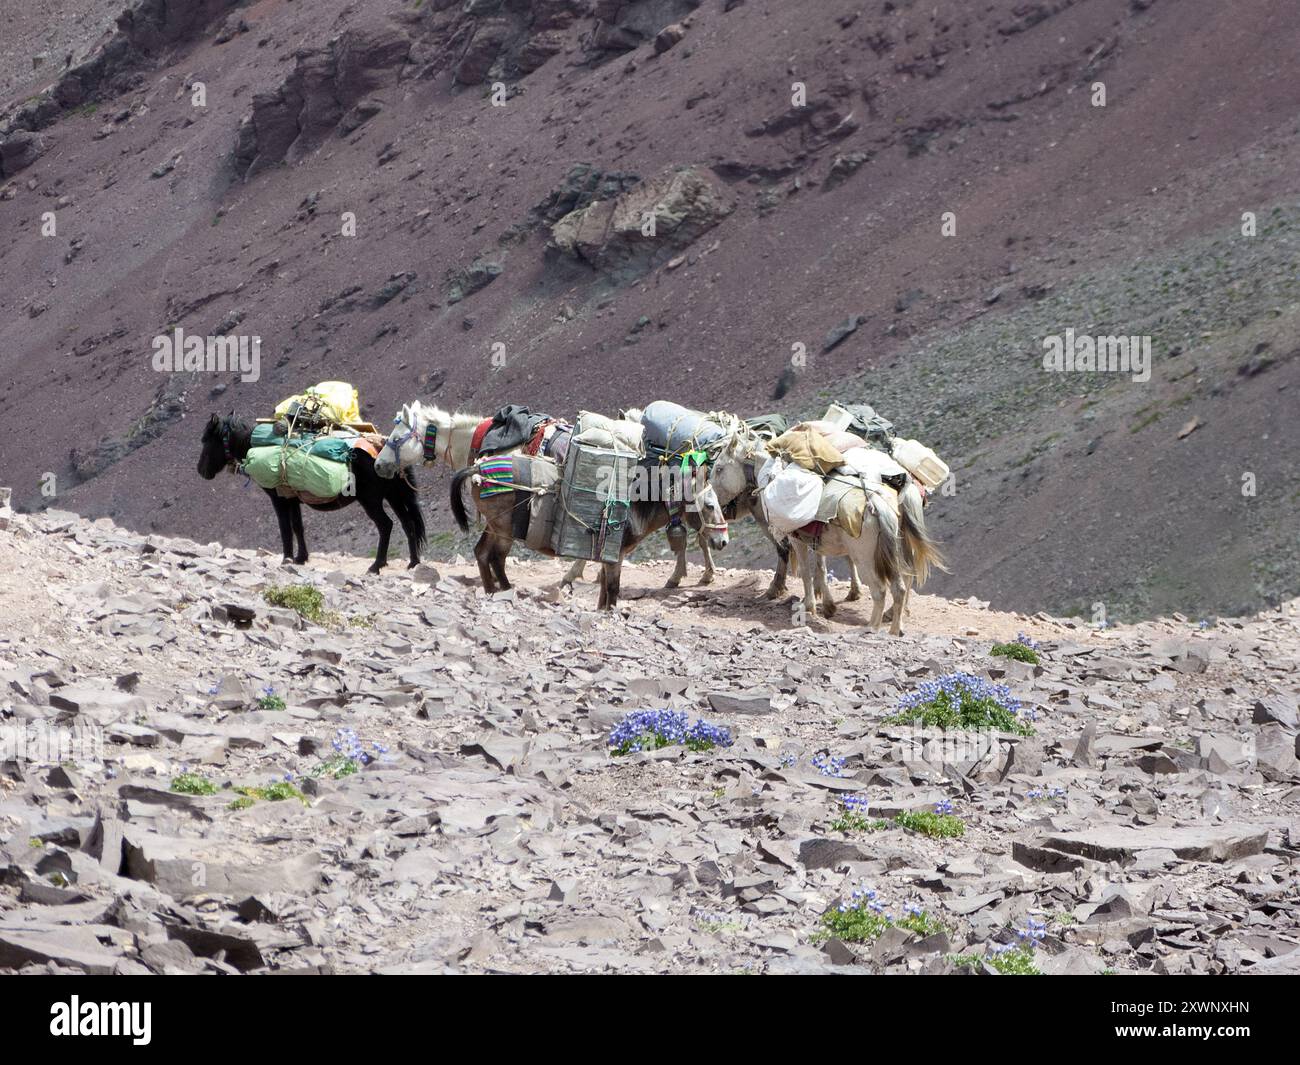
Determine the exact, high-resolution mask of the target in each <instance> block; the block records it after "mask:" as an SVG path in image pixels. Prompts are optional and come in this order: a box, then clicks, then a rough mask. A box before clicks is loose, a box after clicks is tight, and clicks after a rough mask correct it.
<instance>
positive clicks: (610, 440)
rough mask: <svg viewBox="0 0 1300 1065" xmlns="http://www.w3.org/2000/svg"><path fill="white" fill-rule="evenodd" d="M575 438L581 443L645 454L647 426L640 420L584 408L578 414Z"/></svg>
mask: <svg viewBox="0 0 1300 1065" xmlns="http://www.w3.org/2000/svg"><path fill="white" fill-rule="evenodd" d="M573 439H574V440H575V441H577V442H578V443H579V444H589V445H591V446H592V447H603V448H609V449H611V450H614V451H630V452H631V453H632V454H634V455H644V454H645V426H644V425H641V424H640V423H639V422H625V421H618V420H617V419H615V418H607V417H605V415H603V414H595V413H593V412H592V411H589V410H584V411H580V412H579V414H578V424H577V425H576V426H574V436H573Z"/></svg>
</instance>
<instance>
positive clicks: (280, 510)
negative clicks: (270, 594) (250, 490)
mask: <svg viewBox="0 0 1300 1065" xmlns="http://www.w3.org/2000/svg"><path fill="white" fill-rule="evenodd" d="M263 491H265V492H266V494H267V495H269V496H270V497H271V506H272V507H274V508H275V520H276V521H277V522H279V523H280V547H281V549H282V550H283V551H284V559H283V561H285V562H292V561H293V523H292V521H291V519H290V517H289V501H288V500H287V499H285V498H284V497H283V496H278V495H276V494H275V492H274V490H272V489H270V488H266V489H263Z"/></svg>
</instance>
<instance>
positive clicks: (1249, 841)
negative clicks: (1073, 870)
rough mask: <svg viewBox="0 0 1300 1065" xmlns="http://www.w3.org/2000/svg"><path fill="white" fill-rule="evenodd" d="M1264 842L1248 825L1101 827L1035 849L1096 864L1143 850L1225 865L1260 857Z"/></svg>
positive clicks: (1264, 834)
mask: <svg viewBox="0 0 1300 1065" xmlns="http://www.w3.org/2000/svg"><path fill="white" fill-rule="evenodd" d="M1267 841H1268V830H1267V829H1261V828H1259V827H1257V826H1251V825H1212V826H1206V827H1200V826H1196V827H1187V828H1174V827H1172V826H1169V825H1144V826H1142V827H1141V828H1130V827H1127V826H1124V825H1103V826H1099V827H1097V828H1090V829H1086V830H1084V831H1082V832H1065V833H1062V834H1060V835H1054V836H1044V837H1042V838H1041V839H1039V840H1038V841H1037V845H1038V846H1040V847H1046V848H1048V849H1050V850H1055V851H1061V852H1064V853H1066V854H1077V855H1080V856H1082V857H1084V858H1091V859H1093V860H1094V861H1099V862H1123V861H1131V860H1132V859H1133V858H1134V857H1136V855H1137V853H1138V852H1139V851H1146V850H1170V851H1173V852H1174V854H1175V855H1177V856H1178V857H1179V858H1181V859H1182V860H1183V861H1185V862H1227V861H1233V860H1235V859H1237V858H1246V857H1249V856H1250V855H1252V854H1261V853H1263V850H1264V844H1265V843H1266V842H1267Z"/></svg>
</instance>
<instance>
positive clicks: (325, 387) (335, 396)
mask: <svg viewBox="0 0 1300 1065" xmlns="http://www.w3.org/2000/svg"><path fill="white" fill-rule="evenodd" d="M309 400H315V401H316V403H318V404H319V405H320V408H321V413H322V414H323V415H324V416H325V417H326V418H329V419H330V420H331V421H334V422H337V423H338V424H340V425H346V424H347V423H349V422H359V421H361V400H360V397H359V396H358V395H357V390H356V389H355V388H353V387H352V386H351V385H350V384H348V383H347V382H345V381H322V382H321V383H320V384H318V385H314V386H312V387H311V388H309V389H307V390H306V391H304V392H302V393H301V394H300V395H296V396H290V397H289V398H288V399H286V400H285V401H284V402H282V403H281V404H280V405H279V406H278V407H276V408H275V416H276V417H277V418H283V417H284V416H285V414H286V412H287V411H288V410H289V408H290V407H291V406H293V404H295V403H304V404H305V403H307V402H308V401H309Z"/></svg>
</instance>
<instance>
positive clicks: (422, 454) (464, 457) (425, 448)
mask: <svg viewBox="0 0 1300 1065" xmlns="http://www.w3.org/2000/svg"><path fill="white" fill-rule="evenodd" d="M483 421H484V417H483V416H482V415H478V414H453V413H451V412H450V411H445V410H442V409H441V408H440V407H435V406H432V405H430V406H427V407H426V406H424V405H423V404H422V403H420V401H419V400H416V401H415V402H414V403H407V404H405V405H403V407H402V409H401V410H400V411H398V412H397V417H396V418H394V419H393V431H392V432H391V433H389V434H388V439H387V440H386V441H385V443H384V447H383V450H382V451H380V452H379V458H377V459H375V472H376V473H377V474H379V476H380V477H396V476H397V475H398V474H399V473H400V472H401V471H402V470H405V469H409V468H410V467H412V466H432V465H433V464H434V463H436V462H438V461H439V460H441V461H442V462H445V463H446V464H447V466H449V467H450V468H451V470H452V471H453V472H454V471H456V470H463V469H464V468H465V467H466V466H468V465H469V464H470V458H471V451H472V450H473V441H474V430H475V429H477V428H478V427H479V425H481V424H482V423H483ZM516 450H517V449H516ZM509 453H510V454H513V452H509Z"/></svg>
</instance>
